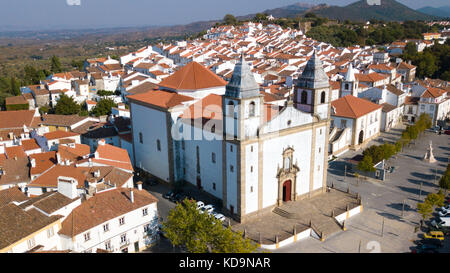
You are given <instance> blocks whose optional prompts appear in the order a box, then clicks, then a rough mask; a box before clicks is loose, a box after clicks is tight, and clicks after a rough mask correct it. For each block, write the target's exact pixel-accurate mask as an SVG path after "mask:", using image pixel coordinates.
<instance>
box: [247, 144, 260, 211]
mask: <svg viewBox="0 0 450 273" xmlns="http://www.w3.org/2000/svg"><path fill="white" fill-rule="evenodd" d="M258 159H259V157H258V143H253V144H250V145H247V146H245V213H246V214H247V213H251V212H254V211H257V210H258V177H259V172H258V170H259V164H258V163H259V162H258Z"/></svg>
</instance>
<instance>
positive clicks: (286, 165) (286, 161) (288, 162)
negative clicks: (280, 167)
mask: <svg viewBox="0 0 450 273" xmlns="http://www.w3.org/2000/svg"><path fill="white" fill-rule="evenodd" d="M290 168H291V158H290V157H285V158H284V169H285V170H289V169H290Z"/></svg>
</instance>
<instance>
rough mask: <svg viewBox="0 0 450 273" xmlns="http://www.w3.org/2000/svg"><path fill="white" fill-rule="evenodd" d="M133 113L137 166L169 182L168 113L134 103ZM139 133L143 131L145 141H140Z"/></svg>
mask: <svg viewBox="0 0 450 273" xmlns="http://www.w3.org/2000/svg"><path fill="white" fill-rule="evenodd" d="M131 114H132V117H133V122H132V126H133V143H134V147H135V148H134V151H135V157H136V162H135V163H136V166H137V167H140V168H142V169H144V170H145V171H147V172H149V173H151V174H153V175H155V176H157V177H159V178H160V179H162V180H164V181H166V182H169V180H170V173H169V158H168V153H167V151H168V143H167V130H166V128H167V125H166V113H165V112H161V111H158V110H155V109H151V108H149V107H144V106H141V105H138V104H134V103H132V106H131ZM139 133H142V140H143V143H140V139H139ZM158 140H159V142H160V148H161V149H160V151H158V147H157V141H158Z"/></svg>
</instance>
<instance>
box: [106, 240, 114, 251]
mask: <svg viewBox="0 0 450 273" xmlns="http://www.w3.org/2000/svg"><path fill="white" fill-rule="evenodd" d="M111 248H112V247H111V241H107V242H105V249H106V250H111Z"/></svg>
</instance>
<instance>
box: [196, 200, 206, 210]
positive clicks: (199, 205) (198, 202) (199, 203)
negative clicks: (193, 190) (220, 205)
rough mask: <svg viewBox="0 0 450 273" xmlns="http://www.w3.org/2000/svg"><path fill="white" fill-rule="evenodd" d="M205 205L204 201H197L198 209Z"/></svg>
mask: <svg viewBox="0 0 450 273" xmlns="http://www.w3.org/2000/svg"><path fill="white" fill-rule="evenodd" d="M204 206H205V203H203V202H202V201H197V209H201V208H203V207H204Z"/></svg>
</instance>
